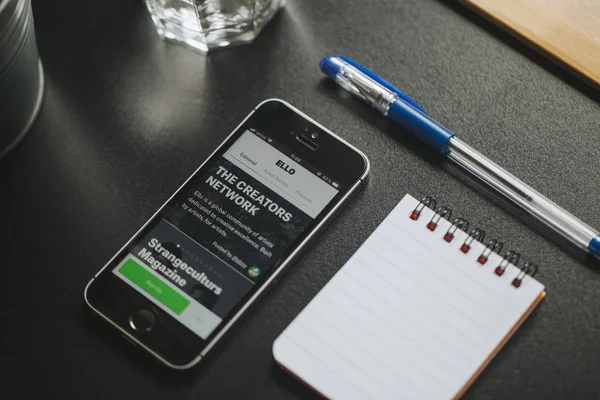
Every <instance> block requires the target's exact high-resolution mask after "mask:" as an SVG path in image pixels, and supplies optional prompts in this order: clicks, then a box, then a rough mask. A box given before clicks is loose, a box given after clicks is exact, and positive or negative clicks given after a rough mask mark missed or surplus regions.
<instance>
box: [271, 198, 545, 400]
mask: <svg viewBox="0 0 600 400" xmlns="http://www.w3.org/2000/svg"><path fill="white" fill-rule="evenodd" d="M430 207H431V208H430ZM434 209H435V211H434ZM500 254H502V256H501V255H500ZM517 265H519V255H518V254H517V253H515V252H511V251H508V252H506V253H504V252H502V244H501V242H499V241H497V240H486V239H485V233H484V232H483V231H482V230H480V229H477V228H469V226H468V221H467V220H465V219H463V218H456V219H452V218H451V211H450V209H448V208H446V207H440V208H439V209H436V207H435V201H434V200H433V199H431V198H425V199H424V200H423V201H421V202H419V200H416V199H415V198H413V197H412V196H410V195H406V196H405V197H404V199H403V200H402V201H401V202H400V203H399V204H398V205H397V206H396V208H395V209H394V210H393V211H392V212H391V213H390V214H389V215H388V216H387V217H386V219H385V220H384V221H383V222H382V223H381V224H380V225H379V227H377V229H376V230H375V232H373V234H372V235H371V236H370V237H369V239H368V240H367V241H366V242H365V243H364V244H363V245H362V246H361V247H360V248H359V249H358V251H356V253H355V254H354V255H353V256H352V257H351V258H350V260H348V262H347V263H346V264H345V265H344V266H343V268H342V269H341V270H340V271H339V272H338V273H337V274H336V275H335V276H334V277H333V278H332V279H331V281H329V283H327V285H326V286H325V287H324V288H323V289H322V290H321V292H319V294H318V295H317V296H316V297H315V298H314V299H313V300H312V301H311V302H310V303H309V304H308V306H306V308H305V309H304V310H303V311H302V312H301V313H300V314H299V315H298V316H297V317H296V319H295V320H294V321H293V322H292V323H291V324H290V325H289V326H288V327H287V328H286V329H285V331H284V332H283V333H282V334H281V335H280V336H279V338H277V340H276V341H275V343H274V345H273V354H274V357H275V360H276V361H277V363H278V364H279V365H280V366H281V367H282V368H284V369H285V370H286V371H288V372H289V373H291V374H292V375H294V376H295V377H297V378H298V379H300V380H301V381H302V382H304V383H305V384H306V385H308V386H310V387H311V388H313V389H314V390H315V391H317V392H319V393H320V394H322V395H323V396H325V397H327V398H332V399H377V400H382V399H399V398H407V399H451V398H458V397H460V396H461V395H462V394H463V393H464V391H465V390H466V389H467V388H468V387H469V385H470V384H471V383H472V382H473V381H474V380H475V378H476V377H477V376H478V375H479V373H480V372H481V371H482V370H483V369H484V368H485V366H486V365H487V364H488V363H489V362H490V361H491V360H492V358H493V357H494V356H495V355H496V353H497V352H498V351H499V350H500V348H501V347H502V346H503V345H504V344H505V343H506V341H507V340H508V339H509V338H510V336H511V335H512V334H513V333H514V332H515V330H516V329H517V328H518V327H519V326H520V325H521V323H523V321H524V320H525V319H526V318H527V316H528V315H529V314H530V313H531V311H532V310H533V309H534V308H535V307H536V306H537V305H538V303H539V302H540V301H541V299H542V298H543V297H544V295H545V291H544V286H543V285H542V284H540V283H539V282H538V281H537V280H535V279H534V278H533V275H534V274H535V272H536V270H537V266H536V265H535V264H532V263H529V262H526V263H523V264H522V266H521V267H520V268H519V267H518V266H517Z"/></svg>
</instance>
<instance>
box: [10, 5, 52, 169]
mask: <svg viewBox="0 0 600 400" xmlns="http://www.w3.org/2000/svg"><path fill="white" fill-rule="evenodd" d="M43 94H44V73H43V71H42V64H41V62H40V59H39V55H38V51H37V45H36V41H35V32H34V27H33V14H32V11H31V0H0V159H2V158H3V157H4V156H6V155H7V154H8V153H9V152H10V151H11V150H12V149H14V148H15V146H16V145H17V144H18V143H19V142H20V141H21V140H22V139H23V137H24V136H25V134H26V133H27V131H28V130H29V128H30V127H31V125H32V124H33V122H34V121H35V118H36V116H37V114H38V111H39V109H40V106H41V104H42V98H43Z"/></svg>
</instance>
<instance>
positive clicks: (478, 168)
mask: <svg viewBox="0 0 600 400" xmlns="http://www.w3.org/2000/svg"><path fill="white" fill-rule="evenodd" d="M448 157H449V158H450V159H451V160H453V161H454V162H456V163H457V164H460V165H461V166H462V167H464V168H466V169H467V170H469V171H470V172H471V173H472V174H473V175H475V176H476V177H478V178H479V179H481V180H482V181H484V182H486V183H487V184H489V185H490V186H492V187H494V188H495V189H496V190H498V191H499V192H500V193H502V194H504V195H505V196H506V197H507V198H508V199H510V200H511V201H513V202H514V203H516V204H518V205H519V206H521V207H522V208H523V209H524V210H526V211H527V212H529V213H530V214H531V215H533V216H535V217H536V218H537V219H538V220H539V221H541V222H543V223H544V224H545V225H547V226H548V227H550V228H551V229H553V230H554V231H556V232H558V233H560V234H561V235H563V236H564V237H566V238H568V239H569V240H571V241H572V242H573V243H575V244H576V245H577V246H579V247H580V248H582V249H587V248H588V245H589V243H590V241H591V240H592V239H594V238H596V237H597V236H598V231H597V230H595V229H593V228H592V227H590V226H589V225H587V224H585V223H584V222H583V221H581V220H579V219H578V218H576V217H575V216H573V215H572V214H570V213H569V212H568V211H566V210H564V209H562V208H561V207H559V206H558V205H556V204H554V203H553V202H552V201H550V200H549V199H547V198H546V197H545V196H544V195H542V194H540V193H538V192H537V191H535V190H534V189H532V188H531V187H529V186H528V185H526V184H525V183H523V182H521V181H520V180H519V179H518V178H516V177H515V176H513V175H511V174H510V173H509V172H507V171H505V170H504V169H503V168H501V167H500V166H498V165H497V164H495V163H494V162H492V161H491V160H489V159H488V158H487V157H485V156H484V155H482V154H481V153H479V152H478V151H477V150H475V149H473V148H472V147H471V146H469V145H468V144H466V143H465V142H463V141H461V140H460V139H458V138H456V137H453V138H452V139H450V142H449V143H448Z"/></svg>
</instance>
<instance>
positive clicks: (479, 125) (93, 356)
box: [0, 0, 600, 400]
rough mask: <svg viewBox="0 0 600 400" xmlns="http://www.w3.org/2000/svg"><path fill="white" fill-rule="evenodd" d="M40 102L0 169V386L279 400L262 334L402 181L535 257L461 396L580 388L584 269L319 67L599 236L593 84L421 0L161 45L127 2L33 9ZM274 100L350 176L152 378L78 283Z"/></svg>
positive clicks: (587, 392) (591, 380)
mask: <svg viewBox="0 0 600 400" xmlns="http://www.w3.org/2000/svg"><path fill="white" fill-rule="evenodd" d="M33 6H34V14H35V18H36V27H37V36H38V43H39V49H40V54H41V56H42V59H43V62H44V67H45V72H46V83H47V87H46V90H47V91H46V97H45V101H44V105H43V108H42V110H41V113H40V116H39V119H38V121H37V123H36V124H35V126H34V128H33V129H32V131H31V132H30V134H29V135H28V137H27V138H26V139H25V141H24V142H23V143H22V144H21V145H20V146H19V147H18V149H17V150H16V151H15V152H14V153H12V154H11V155H10V156H9V157H8V158H6V159H5V160H3V161H2V162H0V182H2V189H1V191H0V206H1V209H2V211H3V215H2V223H1V224H0V239H1V240H0V243H1V245H0V246H1V254H2V281H1V282H2V285H1V286H2V288H1V290H0V296H1V299H2V301H1V302H0V317H1V318H0V321H1V327H2V329H1V330H0V331H1V334H0V340H1V343H0V344H1V347H0V351H1V359H2V362H1V363H0V364H1V365H2V367H0V368H2V371H1V373H0V376H1V378H0V379H1V381H0V382H1V391H0V393H1V394H0V397H2V398H4V399H12V398H16V399H30V398H35V397H34V396H35V395H37V396H43V398H48V399H51V398H60V399H147V400H150V399H179V400H183V399H299V398H313V397H314V394H313V393H312V392H310V391H309V390H308V389H306V388H305V387H304V386H302V385H301V384H300V383H297V382H296V381H294V380H293V379H292V378H290V377H288V376H287V375H286V374H284V373H283V372H281V371H280V370H279V369H278V368H277V366H276V365H275V364H274V361H273V358H272V353H271V345H272V343H273V340H274V339H275V338H276V337H277V335H279V333H281V331H282V330H283V329H284V328H285V326H286V325H287V324H288V323H289V322H290V321H291V320H292V319H293V318H294V316H296V315H297V314H298V313H299V312H300V310H301V309H302V308H303V307H304V306H305V305H306V304H307V303H308V301H309V300H310V299H311V298H312V297H313V296H314V295H315V294H316V293H317V292H318V291H319V290H320V289H321V288H322V287H323V285H324V284H325V283H326V282H327V281H328V280H329V279H330V278H331V277H332V276H333V274H334V273H335V272H336V271H337V270H338V269H339V268H340V267H341V266H342V265H343V264H344V262H345V261H346V260H347V259H348V258H349V257H350V255H351V254H352V253H353V252H354V251H355V250H356V249H357V248H358V246H359V245H360V244H361V243H362V242H363V241H364V240H365V239H366V238H367V236H368V235H369V234H370V233H371V232H372V231H373V230H374V228H375V227H376V226H377V225H378V224H379V223H380V222H381V221H382V220H383V218H384V217H385V215H386V214H387V213H388V212H390V211H391V210H392V208H393V207H394V205H395V204H396V203H397V202H398V201H399V200H400V199H401V198H402V197H403V196H404V194H406V193H411V194H413V195H415V196H417V197H420V196H424V195H427V194H430V195H433V196H435V197H436V198H438V199H439V202H441V203H443V204H447V205H450V206H452V208H453V209H454V213H455V215H464V216H467V217H468V218H469V219H470V220H471V223H472V224H474V225H477V226H480V227H481V228H483V229H485V230H486V231H487V232H488V235H489V236H494V237H499V238H502V239H503V240H504V242H505V243H506V246H507V247H508V248H516V249H518V250H519V251H521V253H522V254H523V258H526V259H528V260H532V261H535V262H537V263H539V265H540V271H539V273H538V275H537V277H538V279H539V280H540V281H541V282H543V283H544V284H545V285H546V288H547V291H548V296H547V297H546V299H545V300H544V301H543V302H542V304H541V305H540V306H539V307H538V309H537V310H536V311H535V312H534V313H533V315H532V316H531V317H530V318H529V319H528V320H527V321H526V322H525V324H524V325H523V326H522V328H521V329H520V330H519V331H518V332H517V333H516V335H515V336H514V337H513V338H512V339H511V340H510V342H509V343H508V345H507V346H506V347H505V348H504V349H503V350H502V351H501V352H500V354H499V355H498V356H497V357H496V359H495V360H494V361H493V362H492V363H491V365H490V366H489V367H488V368H487V369H486V370H485V371H484V372H483V374H482V375H481V376H480V377H479V379H478V380H477V381H476V382H475V384H474V385H473V386H472V387H471V389H470V390H469V391H468V392H467V394H466V395H465V398H471V399H498V398H512V399H515V398H522V399H534V398H540V399H549V398H561V399H562V398H598V397H600V385H599V384H598V371H600V336H599V330H600V312H598V310H599V308H600V275H599V269H598V264H597V263H593V262H584V260H583V259H582V258H581V254H579V253H577V252H572V251H569V247H568V246H566V245H565V244H564V243H560V242H557V241H556V240H555V238H553V237H552V235H551V234H550V233H548V232H546V231H545V230H544V229H540V228H539V227H536V226H535V225H534V224H532V223H531V221H530V220H529V219H524V218H523V216H522V215H521V214H520V213H519V212H518V211H517V210H515V208H514V207H512V206H510V205H509V204H506V202H504V201H502V200H501V199H499V198H498V197H497V196H496V195H494V194H493V193H490V192H489V191H488V190H487V189H485V188H484V187H483V186H481V185H479V184H478V183H476V182H474V181H472V180H470V179H468V178H466V177H465V175H464V174H463V173H462V172H461V171H460V170H457V169H456V168H453V167H452V166H451V165H449V164H448V163H447V162H446V161H444V160H443V159H442V158H440V157H438V156H436V155H435V154H433V153H432V152H431V151H429V150H427V149H426V148H423V147H422V146H421V145H420V143H419V142H418V141H416V140H414V139H412V138H410V137H408V136H407V134H406V132H404V131H403V130H402V129H400V128H397V127H394V126H393V125H391V124H390V123H388V122H387V121H386V120H385V119H384V118H382V117H381V116H380V115H378V114H377V113H376V112H375V111H374V110H372V109H370V108H368V107H366V106H365V105H364V104H362V103H360V102H359V101H358V100H356V99H353V98H351V97H350V96H349V95H348V94H347V93H344V92H343V91H341V90H340V89H339V88H337V87H336V86H335V85H334V84H332V83H331V82H327V81H325V80H323V79H322V76H321V73H320V71H319V69H318V67H317V65H318V62H319V60H320V58H321V57H322V56H325V55H331V54H342V55H347V56H349V57H352V58H354V59H356V60H357V61H359V62H361V63H363V64H365V65H367V66H369V67H370V68H372V69H373V70H375V71H378V72H380V73H382V74H384V75H385V77H386V78H387V79H388V80H389V81H391V82H394V83H395V84H397V85H398V86H399V87H400V88H402V89H404V90H405V91H406V92H407V93H408V94H409V95H411V96H412V97H413V98H414V99H415V100H417V101H418V102H420V103H421V105H422V106H423V107H424V108H425V109H426V110H427V111H428V112H429V113H430V114H431V115H432V116H433V117H435V118H436V119H437V120H439V121H441V122H443V123H444V124H445V125H446V126H447V127H448V128H450V129H451V130H453V131H454V132H456V133H457V134H459V135H460V136H461V137H462V138H463V139H464V140H465V141H466V142H468V143H469V144H471V145H472V146H474V147H475V148H477V149H479V150H480V151H481V152H483V153H484V154H486V155H488V156H489V157H490V158H491V159H493V160H495V161H496V162H498V163H499V164H500V165H502V166H504V167H506V168H507V169H508V170H510V171H511V172H513V173H514V174H515V175H517V176H519V177H520V178H522V179H523V180H524V181H526V182H528V183H529V184H531V185H532V186H533V187H535V188H536V189H538V190H539V191H540V192H542V193H544V194H546V195H547V196H548V197H550V198H551V199H553V200H555V201H556V202H557V203H558V204H560V205H562V206H564V207H565V208H566V209H568V210H570V211H572V212H573V213H574V214H575V215H577V216H579V217H580V218H581V219H582V220H584V221H586V222H588V223H589V224H591V225H593V226H596V227H600V213H598V209H597V207H598V191H599V189H600V173H599V172H598V171H600V168H599V167H600V165H599V164H600V140H598V134H599V127H600V107H599V105H598V100H599V98H600V96H598V93H597V92H596V91H595V90H594V89H592V88H590V87H588V86H586V85H585V84H584V83H581V82H580V81H579V80H578V79H576V78H575V77H572V76H571V75H570V74H569V73H567V72H565V71H563V70H562V69H561V68H559V67H557V66H555V65H554V64H552V63H551V62H550V61H548V60H546V59H545V58H544V57H542V56H539V55H537V54H536V53H535V52H534V51H532V50H530V49H529V48H528V47H526V46H525V45H522V44H521V43H519V42H518V41H517V40H515V39H513V38H512V37H511V36H509V35H507V34H505V33H503V32H502V31H501V30H499V29H498V28H495V27H493V26H492V25H490V24H489V23H487V22H486V21H484V20H482V19H480V18H479V17H478V16H476V15H475V14H474V13H472V12H470V11H468V10H465V9H463V8H462V7H461V6H459V5H458V4H456V3H455V2H453V1H448V2H446V1H439V0H385V1H383V0H380V1H376V0H361V1H355V0H345V1H333V0H303V1H300V0H289V1H288V4H287V6H286V8H285V9H284V11H283V12H281V13H280V14H279V15H278V16H277V17H276V18H275V19H274V20H273V21H272V22H271V23H270V24H269V25H268V26H267V27H266V29H265V30H264V31H263V32H262V34H261V35H260V37H259V38H258V40H257V41H256V42H255V43H253V44H251V45H247V46H242V47H237V48H234V49H230V50H226V51H222V52H219V53H215V54H213V55H211V56H209V57H205V56H203V55H200V54H197V53H195V52H193V51H191V50H189V49H187V48H184V47H181V46H177V45H173V44H168V43H164V42H163V41H161V40H159V39H158V38H157V36H156V34H155V31H154V27H153V25H152V23H151V21H150V18H149V17H148V15H147V13H146V11H145V9H144V7H143V4H142V3H141V2H140V1H134V0H106V1H103V2H89V1H88V2H84V1H77V0H55V1H51V2H50V1H42V0H34V1H33ZM269 97H279V98H282V99H285V100H287V101H289V102H290V103H292V104H294V105H295V106H297V107H299V108H300V109H301V110H303V111H304V112H306V113H307V114H308V115H310V116H312V117H313V118H315V119H316V120H318V121H319V122H321V123H322V124H324V125H325V126H327V127H329V128H330V129H332V130H333V131H335V132H338V133H339V134H340V135H341V136H342V137H344V138H345V139H347V140H348V141H349V142H351V143H352V144H354V145H356V146H357V147H359V148H360V149H362V150H364V151H365V153H366V154H367V155H368V157H369V158H370V160H371V163H372V179H371V182H370V183H369V185H368V187H367V188H366V189H365V190H364V192H363V193H362V194H361V195H359V197H358V198H357V199H356V200H355V201H354V203H353V204H352V205H351V206H350V207H349V208H348V209H347V210H346V211H345V212H344V213H343V214H342V215H341V216H340V217H339V219H338V220H337V221H336V222H334V223H333V225H332V226H331V227H330V228H329V229H328V231H327V232H326V233H325V234H324V235H323V236H322V237H321V238H320V240H319V241H318V243H316V244H315V245H314V247H313V248H312V250H311V251H310V252H309V253H308V254H307V255H306V256H305V257H304V258H303V259H302V260H301V261H300V262H299V263H298V264H297V265H296V266H295V267H293V269H292V270H291V271H290V272H289V273H288V274H287V275H286V277H285V278H284V279H282V280H281V281H280V282H279V283H278V284H277V285H276V286H275V287H274V288H273V289H272V290H271V291H270V292H269V293H268V294H267V296H266V297H264V298H263V299H262V300H261V301H260V303H259V304H257V305H256V307H254V308H253V309H252V311H251V312H250V313H249V314H248V315H247V317H246V318H244V319H243V321H241V323H240V324H239V325H238V326H237V327H236V328H235V329H233V331H232V332H231V334H230V335H229V336H228V337H227V339H226V340H225V341H224V342H223V343H222V344H221V345H220V346H218V347H217V348H216V349H215V350H214V352H213V353H212V356H211V357H209V358H208V359H206V360H205V361H204V362H203V363H202V364H201V365H200V366H198V367H197V368H194V369H192V370H190V371H186V372H174V371H171V370H168V369H166V368H164V367H162V366H161V365H159V364H158V363H157V362H155V361H154V360H153V359H151V358H150V357H148V356H146V355H144V354H143V353H142V351H141V350H139V349H137V348H134V347H133V346H132V345H131V344H130V343H128V342H126V341H125V340H123V339H122V338H121V337H120V336H119V335H118V334H117V333H115V332H113V330H112V329H110V328H108V327H107V326H106V324H104V323H103V322H102V321H100V320H99V319H97V318H95V317H93V316H92V315H91V313H90V312H89V311H88V310H87V309H86V308H85V306H84V302H83V289H84V287H85V285H86V283H87V282H88V280H89V279H90V278H91V277H92V276H93V274H94V273H95V272H96V271H97V270H98V269H99V268H100V267H101V266H102V265H103V264H104V263H105V262H106V261H107V260H108V259H109V258H110V257H111V256H112V255H113V254H114V253H115V251H117V250H118V249H119V248H120V247H121V245H122V244H123V243H124V242H125V241H126V240H127V239H128V238H129V237H130V236H131V235H132V234H133V233H134V232H135V231H136V230H137V229H138V227H139V226H140V225H141V224H142V223H144V222H145V221H146V219H147V218H148V217H149V216H150V215H151V214H152V213H153V212H154V211H155V210H156V209H157V208H158V207H159V206H160V205H161V204H162V203H163V201H164V200H165V199H166V198H167V197H168V196H169V195H170V194H171V193H172V192H173V191H174V190H175V189H176V188H177V187H178V186H179V185H180V184H181V183H182V182H183V180H184V179H185V178H186V177H188V175H189V174H190V173H191V172H192V171H194V170H195V168H196V167H197V166H198V165H199V164H200V163H201V162H202V161H203V160H204V159H205V158H206V157H207V156H208V155H209V154H210V153H211V152H212V151H213V149H214V148H215V147H216V146H217V145H218V144H219V143H220V142H221V141H222V140H223V138H224V137H225V136H226V135H227V134H228V133H229V132H230V131H231V130H232V129H233V128H234V127H235V126H236V125H237V123H238V122H239V121H240V120H241V119H242V118H243V117H245V116H246V115H247V114H248V112H249V111H250V110H251V109H252V108H253V107H254V106H255V105H256V104H258V103H259V102H260V101H262V100H264V99H265V98H269Z"/></svg>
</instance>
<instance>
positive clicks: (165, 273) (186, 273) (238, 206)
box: [112, 129, 343, 339]
mask: <svg viewBox="0 0 600 400" xmlns="http://www.w3.org/2000/svg"><path fill="white" fill-rule="evenodd" d="M341 186H342V185H341V184H339V183H338V182H335V181H333V180H331V179H330V178H329V177H327V176H324V174H322V173H321V172H320V171H318V170H315V169H314V168H313V167H312V166H311V165H309V164H307V163H306V162H303V161H302V160H300V159H299V158H298V157H296V156H294V154H292V152H291V151H290V150H289V149H287V148H286V147H285V146H284V145H283V144H281V143H278V142H277V141H276V140H274V138H272V137H268V136H267V135H264V134H263V133H261V132H257V131H252V130H250V129H247V130H245V132H244V133H242V134H241V136H240V137H239V138H238V140H236V141H235V142H234V143H233V144H232V146H231V147H229V149H227V150H226V151H225V152H224V153H223V155H222V156H221V157H219V158H218V159H216V160H214V161H212V162H210V163H209V164H206V165H205V166H204V167H203V168H202V169H201V170H199V171H198V172H197V173H196V174H195V175H194V176H193V177H192V178H190V180H189V181H188V182H186V184H185V185H184V186H183V188H182V189H181V190H180V191H179V192H178V193H177V194H176V195H175V196H174V197H173V198H172V199H171V200H170V201H169V202H168V203H167V205H166V207H165V208H164V209H163V211H162V212H161V213H160V214H159V216H158V217H157V218H156V219H155V220H154V221H153V222H152V223H151V225H150V226H148V227H147V228H146V229H145V230H144V231H143V234H142V235H141V236H139V239H138V240H136V241H135V242H133V243H132V244H131V245H130V246H129V248H128V249H127V251H126V256H125V257H124V258H123V259H122V260H120V262H118V264H117V266H116V267H115V268H114V269H113V270H112V272H113V274H114V275H116V276H117V277H118V278H120V279H121V280H123V281H124V282H125V283H126V284H128V285H129V286H131V287H132V288H133V289H135V290H136V291H138V292H139V293H140V294H142V295H143V296H145V297H146V298H148V299H149V300H150V301H152V302H153V303H154V304H156V306H157V307H159V308H161V309H162V310H164V311H165V312H166V313H168V314H169V315H171V316H172V317H173V318H175V319H176V320H178V321H179V322H180V323H181V324H182V325H184V326H186V327H187V328H188V329H189V330H191V331H192V332H194V333H195V334H196V335H198V336H199V337H200V338H202V339H207V338H208V337H209V336H210V335H211V333H213V332H214V331H215V329H217V328H218V327H219V325H220V324H221V323H222V321H226V320H227V319H228V317H229V316H230V315H231V314H232V313H233V312H234V311H235V309H236V306H239V304H240V302H242V301H243V300H244V299H245V297H246V296H247V295H248V294H249V293H250V292H251V291H252V289H253V287H254V286H255V285H257V284H259V283H260V282H261V279H263V278H265V276H267V275H268V274H269V272H270V271H271V270H272V269H273V268H275V267H277V266H278V265H279V264H280V263H281V262H282V261H283V260H284V259H285V257H286V256H287V255H289V251H290V248H291V247H292V246H293V244H294V241H295V240H296V239H298V237H300V235H301V234H302V233H303V232H304V230H305V229H306V228H307V227H308V226H309V225H310V224H311V222H313V220H314V219H316V218H317V216H318V215H319V214H320V213H321V211H322V210H323V209H324V208H326V207H327V205H328V204H329V203H330V202H331V200H332V199H333V198H334V197H335V196H336V195H337V194H338V192H339V190H340V189H343V188H342V187H341Z"/></svg>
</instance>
